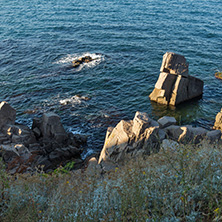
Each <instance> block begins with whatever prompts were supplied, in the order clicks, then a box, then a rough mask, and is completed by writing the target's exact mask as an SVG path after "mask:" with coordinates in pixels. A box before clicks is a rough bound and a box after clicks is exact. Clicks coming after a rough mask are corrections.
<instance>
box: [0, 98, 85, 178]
mask: <svg viewBox="0 0 222 222" xmlns="http://www.w3.org/2000/svg"><path fill="white" fill-rule="evenodd" d="M15 119H16V110H15V109H13V108H12V107H11V106H10V105H9V104H8V103H7V102H1V104H0V156H2V158H3V161H4V162H5V163H6V167H7V170H8V172H9V173H11V174H14V173H24V172H33V171H35V170H36V168H41V170H44V171H46V172H49V171H52V170H54V169H55V168H57V167H58V166H60V165H61V164H63V163H65V162H67V161H68V160H73V161H74V162H75V166H76V167H77V168H78V167H80V165H81V164H82V161H83V160H82V159H81V157H80V154H81V153H82V151H83V147H84V145H85V144H86V141H87V138H86V136H83V135H79V134H72V133H67V132H66V131H65V129H64V127H63V125H62V123H61V122H60V117H59V116H58V115H56V114H55V113H44V114H43V116H42V117H41V118H35V119H34V120H33V124H32V129H30V128H29V127H27V126H24V125H21V124H18V123H16V122H15Z"/></svg>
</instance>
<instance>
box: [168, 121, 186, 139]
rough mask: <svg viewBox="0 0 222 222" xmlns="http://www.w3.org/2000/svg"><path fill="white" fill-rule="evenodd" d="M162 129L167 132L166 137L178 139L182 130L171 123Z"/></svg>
mask: <svg viewBox="0 0 222 222" xmlns="http://www.w3.org/2000/svg"><path fill="white" fill-rule="evenodd" d="M164 131H165V132H166V134H167V138H169V139H172V140H175V141H178V140H179V138H180V135H181V134H182V133H183V132H184V130H183V129H181V127H180V126H175V125H171V126H168V127H166V128H164Z"/></svg>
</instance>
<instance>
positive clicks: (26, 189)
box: [0, 142, 222, 222]
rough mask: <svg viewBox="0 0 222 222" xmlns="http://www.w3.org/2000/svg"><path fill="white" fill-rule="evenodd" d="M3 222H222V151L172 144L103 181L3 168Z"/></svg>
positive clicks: (0, 215)
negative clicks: (16, 172)
mask: <svg viewBox="0 0 222 222" xmlns="http://www.w3.org/2000/svg"><path fill="white" fill-rule="evenodd" d="M0 167H1V169H0V178H1V181H0V194H1V196H0V198H1V199H0V221H16V222H18V221H22V222H24V221H101V222H102V221H104V222H105V221H192V222H193V221H222V150H221V147H220V146H219V145H215V144H214V145H212V144H211V145H210V144H207V143H206V142H203V143H202V144H201V145H198V146H191V145H186V146H184V145H179V146H177V145H171V146H169V147H167V148H165V149H161V151H160V152H159V153H158V154H155V155H152V156H149V157H146V158H145V159H144V158H137V159H133V160H131V161H130V162H127V163H126V164H124V166H122V167H120V168H116V169H115V170H113V171H112V172H110V173H106V174H104V175H103V176H99V175H98V174H96V173H95V174H93V175H92V174H89V173H86V172H84V171H83V170H78V171H74V172H69V171H67V170H61V169H60V170H57V171H56V172H54V173H52V174H51V175H49V174H45V173H43V172H42V171H41V169H40V170H39V172H38V173H36V174H35V175H33V176H30V175H28V174H27V175H16V176H14V177H9V176H7V174H6V173H5V171H4V165H3V164H2V162H1V164H0Z"/></svg>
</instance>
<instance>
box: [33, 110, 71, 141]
mask: <svg viewBox="0 0 222 222" xmlns="http://www.w3.org/2000/svg"><path fill="white" fill-rule="evenodd" d="M32 129H33V132H34V133H35V135H36V137H37V138H38V137H43V139H45V140H52V139H53V140H54V141H55V142H56V143H58V144H62V143H64V142H65V141H66V140H67V139H68V134H67V133H66V131H65V129H64V127H63V125H62V123H61V121H60V117H59V116H58V115H57V114H55V113H44V114H43V116H42V117H41V118H36V119H34V120H33V124H32Z"/></svg>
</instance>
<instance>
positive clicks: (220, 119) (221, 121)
mask: <svg viewBox="0 0 222 222" xmlns="http://www.w3.org/2000/svg"><path fill="white" fill-rule="evenodd" d="M214 129H218V130H221V131H222V109H221V111H220V112H219V113H218V114H217V115H216V118H215V122H214Z"/></svg>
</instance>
